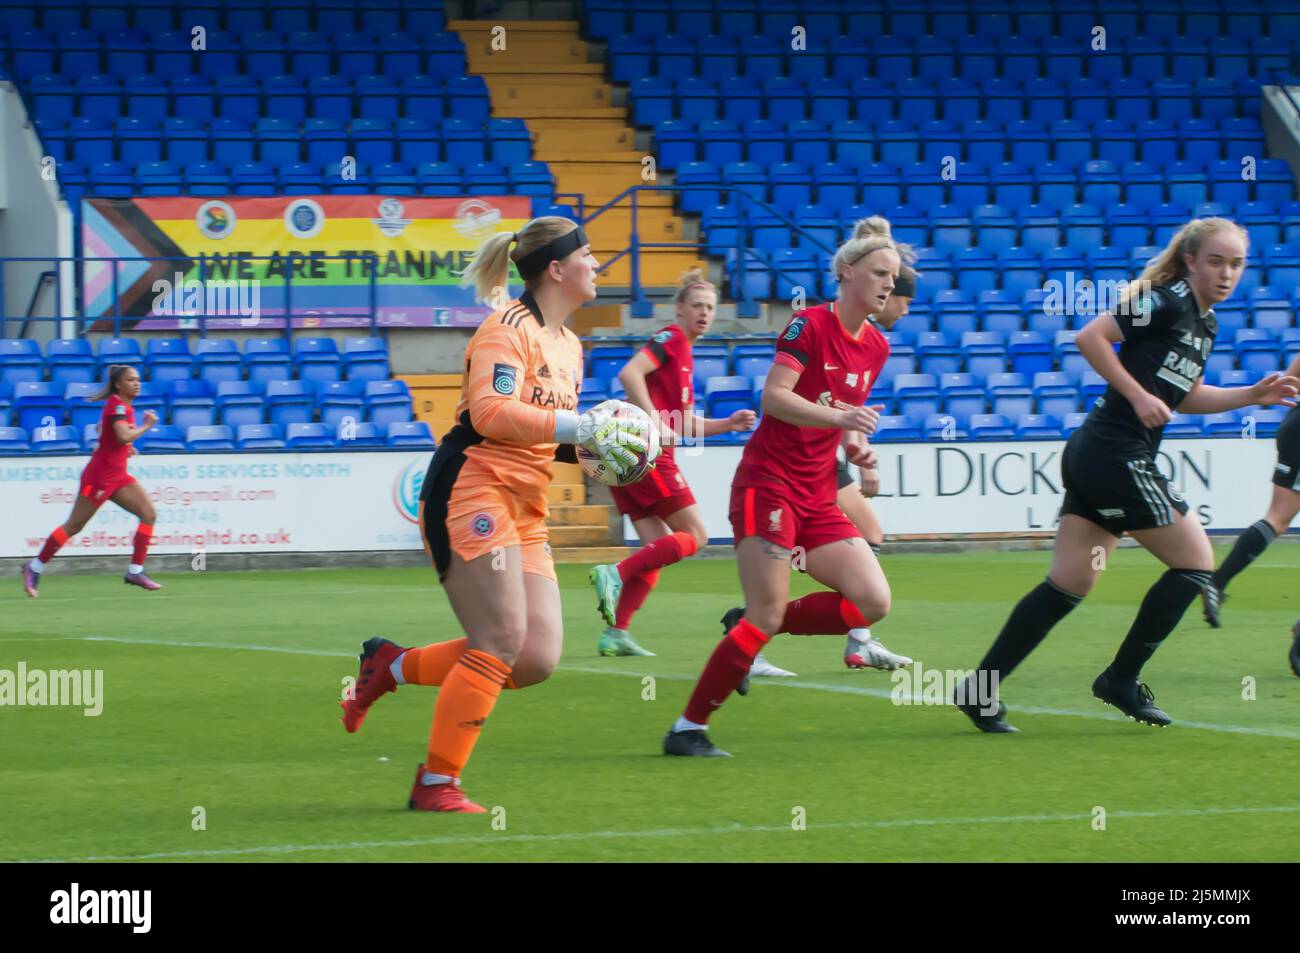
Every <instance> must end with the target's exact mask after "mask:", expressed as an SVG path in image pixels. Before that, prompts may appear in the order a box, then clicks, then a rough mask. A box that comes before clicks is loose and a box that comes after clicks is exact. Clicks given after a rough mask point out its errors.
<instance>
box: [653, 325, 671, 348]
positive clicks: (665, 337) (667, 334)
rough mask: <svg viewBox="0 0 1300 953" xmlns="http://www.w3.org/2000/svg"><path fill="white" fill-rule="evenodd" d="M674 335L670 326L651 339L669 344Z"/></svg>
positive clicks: (658, 342)
mask: <svg viewBox="0 0 1300 953" xmlns="http://www.w3.org/2000/svg"><path fill="white" fill-rule="evenodd" d="M672 336H673V332H672V330H671V329H670V328H664V329H663V330H662V331H660V332H659V333H658V334H656V335H655V336H654V337H652V338H651V339H650V340H652V341H654V342H655V343H656V344H667V343H668V342H669V340H671V338H672Z"/></svg>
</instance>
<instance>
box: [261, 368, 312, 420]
mask: <svg viewBox="0 0 1300 953" xmlns="http://www.w3.org/2000/svg"><path fill="white" fill-rule="evenodd" d="M313 406H314V400H313V396H312V389H311V384H310V383H309V382H308V381H301V380H275V379H272V380H269V381H267V382H266V407H267V415H266V421H267V423H271V424H275V425H276V426H279V427H287V426H288V425H289V424H294V423H308V422H309V421H310V420H311V419H312V408H313Z"/></svg>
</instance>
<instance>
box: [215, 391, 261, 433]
mask: <svg viewBox="0 0 1300 953" xmlns="http://www.w3.org/2000/svg"><path fill="white" fill-rule="evenodd" d="M216 400H217V419H218V420H220V421H221V423H223V424H225V425H226V426H228V427H236V428H237V427H241V426H243V425H244V424H260V423H261V422H262V420H263V413H264V412H263V404H264V388H263V387H261V386H260V385H258V384H255V383H254V382H252V381H220V382H218V384H217V398H216Z"/></svg>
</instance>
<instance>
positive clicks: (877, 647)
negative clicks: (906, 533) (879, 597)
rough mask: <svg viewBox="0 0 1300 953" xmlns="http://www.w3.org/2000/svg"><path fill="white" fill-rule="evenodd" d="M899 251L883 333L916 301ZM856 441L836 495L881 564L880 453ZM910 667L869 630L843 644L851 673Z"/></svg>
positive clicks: (880, 221) (870, 223)
mask: <svg viewBox="0 0 1300 953" xmlns="http://www.w3.org/2000/svg"><path fill="white" fill-rule="evenodd" d="M873 235H874V236H880V237H884V238H889V237H890V224H889V221H888V220H887V219H885V218H882V217H881V216H878V215H875V216H872V217H871V218H864V219H861V220H860V221H858V222H857V223H856V224H855V225H854V227H853V237H854V238H870V237H872V236H873ZM895 247H896V248H897V249H898V253H899V257H900V259H901V261H902V264H901V265H900V266H899V271H898V279H897V280H896V281H895V283H894V289H893V291H891V292H890V294H889V300H888V301H887V302H886V303H885V307H884V310H882V311H880V312H879V313H877V314H872V315H868V317H867V320H868V321H870V322H871V323H872V324H873V325H875V326H876V327H877V328H879V329H880V330H881V331H889V330H892V329H893V327H894V326H895V325H896V324H898V322H899V321H900V320H901V319H902V318H903V316H904V315H906V314H907V311H908V308H909V306H910V305H911V302H912V299H913V298H915V297H916V279H917V274H916V271H915V269H913V268H912V267H911V264H910V263H911V262H912V261H914V260H915V253H914V252H913V251H912V249H911V248H910V247H909V246H907V245H903V244H898V243H895ZM849 439H851V435H849V434H848V433H847V432H846V434H845V440H846V441H847V440H849ZM857 439H858V440H860V441H861V444H862V447H863V456H862V458H861V463H860V464H859V466H858V480H857V481H855V480H854V479H853V476H852V475H851V474H850V473H849V460H848V453H847V452H846V448H845V446H844V444H843V443H842V444H841V446H840V447H839V448H838V449H837V450H836V452H835V479H836V485H837V486H838V490H837V492H836V494H835V504H836V505H837V506H838V507H839V508H840V510H841V511H842V512H843V513H844V515H845V516H847V517H848V518H849V519H850V520H851V521H852V522H853V525H854V526H856V527H857V528H858V532H860V533H861V534H862V537H863V539H865V540H866V541H867V545H868V546H870V547H871V551H872V552H873V553H875V555H876V557H877V558H879V557H880V547H881V545H882V544H883V543H884V540H885V533H884V529H883V528H882V527H881V525H880V519H879V518H878V517H877V516H876V511H875V508H874V507H872V505H871V502H870V500H871V498H872V497H874V496H875V495H876V494H877V493H878V492H880V470H879V469H878V467H877V460H876V453H875V451H874V450H872V449H871V447H870V445H869V442H868V440H867V438H866V435H858V436H857ZM855 484H856V485H855ZM743 614H744V609H743V607H740V606H737V607H736V608H733V609H729V610H728V611H727V612H726V614H724V615H723V617H722V630H723V632H727V631H729V630H730V629H731V627H732V626H734V625H735V624H736V622H737V621H738V620H739V619H740V617H741V616H742V615H743ZM759 657H760V658H761V657H762V656H761V655H760V656H759ZM756 662H757V660H756ZM911 664H912V659H911V658H910V657H909V656H906V655H901V654H899V653H897V652H894V651H891V650H890V649H889V647H888V646H886V645H885V644H884V643H883V642H881V641H880V639H878V638H876V637H875V636H874V635H873V634H872V632H871V628H870V627H869V626H855V627H854V628H851V629H849V631H848V636H847V638H846V639H845V643H844V665H845V667H846V668H848V669H850V670H852V671H862V670H865V669H872V668H874V669H883V670H884V671H893V670H895V669H898V668H902V667H904V666H907V665H911ZM750 674H751V675H757V674H760V672H758V671H752V672H751V673H750ZM748 692H749V681H748V679H746V680H745V681H744V682H742V683H741V686H740V688H738V689H737V693H738V694H741V695H744V694H748Z"/></svg>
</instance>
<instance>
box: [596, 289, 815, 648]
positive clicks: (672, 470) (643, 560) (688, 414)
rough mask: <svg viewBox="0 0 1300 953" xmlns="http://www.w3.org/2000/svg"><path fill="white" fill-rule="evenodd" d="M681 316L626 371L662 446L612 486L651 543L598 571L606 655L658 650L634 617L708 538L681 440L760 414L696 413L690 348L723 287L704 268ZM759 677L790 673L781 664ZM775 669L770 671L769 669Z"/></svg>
mask: <svg viewBox="0 0 1300 953" xmlns="http://www.w3.org/2000/svg"><path fill="white" fill-rule="evenodd" d="M675 303H676V321H674V323H672V324H670V325H668V326H667V327H665V328H661V329H660V330H659V331H657V332H656V333H655V334H654V335H653V336H652V337H651V339H650V342H649V343H648V344H646V346H645V347H644V348H642V349H641V350H640V351H638V352H637V353H636V354H634V355H633V356H632V358H631V359H630V360H629V361H628V362H627V363H626V364H625V365H623V368H622V370H620V371H619V374H618V379H619V381H620V382H621V383H622V384H623V387H624V389H625V390H626V391H627V398H628V400H629V401H631V402H632V403H634V404H636V405H637V406H638V407H641V408H642V409H643V410H645V412H646V413H648V414H649V415H650V417H651V419H652V420H654V421H656V422H657V425H658V429H659V445H660V446H661V447H662V448H663V451H662V452H661V453H660V455H659V457H658V459H657V460H656V461H655V468H654V469H653V470H651V471H650V472H649V473H648V474H647V475H646V477H645V479H643V480H640V481H639V482H637V483H633V484H630V485H629V486H616V487H611V490H610V492H611V493H612V495H613V497H614V503H615V505H616V506H617V507H618V511H619V513H621V514H622V515H624V516H626V517H628V518H629V519H630V520H632V525H633V526H634V527H635V528H636V532H637V536H638V537H640V539H641V541H642V542H643V543H644V544H645V545H644V546H642V547H641V549H639V550H637V552H635V553H633V554H632V555H631V556H629V557H627V558H626V559H624V560H623V561H622V562H620V563H618V564H617V565H603V566H597V567H596V568H595V569H593V570H592V571H591V582H592V585H594V586H595V587H596V597H597V608H598V610H599V611H600V613H601V615H602V616H604V618H605V623H606V625H607V626H608V628H606V629H605V631H604V632H603V633H601V636H600V642H599V644H598V646H597V651H598V653H599V654H600V655H604V656H620V655H653V654H654V653H653V652H650V651H647V650H646V649H644V648H642V647H641V646H640V645H638V644H637V642H636V640H635V639H633V638H632V635H631V633H630V632H629V631H628V626H629V625H630V624H631V622H632V617H633V616H634V615H635V614H636V612H637V610H638V609H640V608H641V606H642V605H643V604H644V603H645V600H646V597H647V596H649V595H650V590H651V589H653V588H654V586H655V583H656V582H658V581H659V571H660V570H661V569H663V568H665V567H667V566H671V565H672V564H673V563H676V562H678V561H680V560H682V559H685V558H686V557H688V556H692V555H694V554H695V553H696V552H697V551H698V550H699V548H700V547H701V546H703V545H704V544H705V543H706V542H708V533H707V532H706V531H705V528H704V518H703V517H702V516H701V514H700V508H699V505H698V504H697V503H696V502H695V495H694V494H693V493H692V492H691V488H690V486H689V485H688V484H687V482H686V477H685V476H683V475H682V471H681V470H680V469H679V468H678V466H677V461H676V459H675V458H674V456H673V446H674V445H675V444H677V443H678V442H679V441H680V440H681V439H682V438H686V439H688V440H692V441H694V440H698V439H699V438H701V437H711V436H714V435H716V434H721V433H728V432H730V431H746V430H752V429H753V427H754V421H755V419H757V415H756V414H755V413H754V411H752V410H737V411H736V412H735V413H733V414H731V415H730V416H729V417H727V418H726V419H723V420H714V419H709V418H705V417H701V416H700V415H698V414H697V413H696V412H695V384H694V375H695V360H694V358H693V356H692V354H691V348H692V347H694V345H695V342H696V341H697V340H699V338H700V337H701V336H702V335H704V334H706V333H708V330H709V327H710V325H712V324H713V317H714V314H715V312H716V310H717V306H718V290H717V289H716V288H715V287H714V286H713V285H712V284H710V283H709V282H708V281H706V280H705V279H704V276H703V274H701V273H700V272H699V271H691V272H687V273H686V274H685V275H683V276H682V279H681V283H680V287H679V288H678V291H677V298H676V302H675ZM754 664H755V666H756V667H758V668H759V671H756V673H755V674H778V673H779V674H789V673H787V672H785V670H784V669H780V668H777V667H776V666H774V665H773V666H768V667H767V668H766V669H765V668H763V667H762V663H761V662H760V660H758V659H755V663H754ZM768 669H770V670H768Z"/></svg>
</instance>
